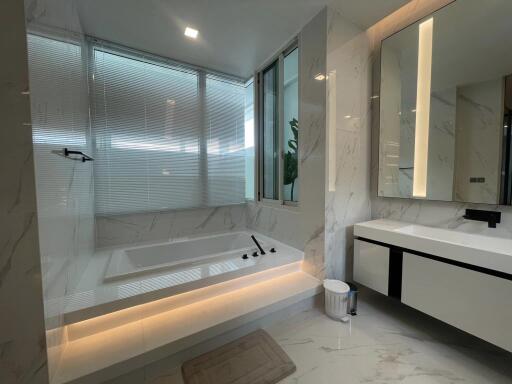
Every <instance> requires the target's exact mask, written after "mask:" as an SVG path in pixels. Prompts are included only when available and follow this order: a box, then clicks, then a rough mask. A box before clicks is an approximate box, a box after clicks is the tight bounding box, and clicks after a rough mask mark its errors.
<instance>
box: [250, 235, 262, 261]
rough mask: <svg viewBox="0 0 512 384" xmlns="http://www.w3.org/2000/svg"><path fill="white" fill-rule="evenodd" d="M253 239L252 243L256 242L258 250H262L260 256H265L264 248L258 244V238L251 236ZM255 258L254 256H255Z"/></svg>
mask: <svg viewBox="0 0 512 384" xmlns="http://www.w3.org/2000/svg"><path fill="white" fill-rule="evenodd" d="M251 239H252V241H254V244H256V246H257V247H258V249H259V250H260V254H262V255H264V254H265V251H264V250H263V248H261V245H260V243H258V240H256V238H255V237H254V235H251ZM253 256H254V255H253Z"/></svg>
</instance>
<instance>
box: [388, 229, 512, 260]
mask: <svg viewBox="0 0 512 384" xmlns="http://www.w3.org/2000/svg"><path fill="white" fill-rule="evenodd" d="M395 231H396V232H400V233H403V234H406V235H411V236H419V237H423V238H426V239H431V240H435V241H442V242H447V243H452V244H455V245H460V246H465V247H471V248H475V249H480V250H484V251H491V252H497V253H503V254H506V255H511V256H512V240H510V239H504V238H499V237H491V236H483V235H477V234H472V233H464V232H457V231H453V230H449V229H442V228H432V227H425V226H422V225H408V226H405V227H402V228H397V229H396V230H395Z"/></svg>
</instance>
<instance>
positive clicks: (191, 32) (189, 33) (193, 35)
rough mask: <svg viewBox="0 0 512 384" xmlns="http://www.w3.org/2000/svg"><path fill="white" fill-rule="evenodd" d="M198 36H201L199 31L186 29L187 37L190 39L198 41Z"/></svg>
mask: <svg viewBox="0 0 512 384" xmlns="http://www.w3.org/2000/svg"><path fill="white" fill-rule="evenodd" d="M197 35H199V31H198V30H197V29H194V28H190V27H187V28H185V36H187V37H190V38H191V39H197Z"/></svg>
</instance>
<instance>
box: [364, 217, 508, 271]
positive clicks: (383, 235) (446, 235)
mask: <svg viewBox="0 0 512 384" xmlns="http://www.w3.org/2000/svg"><path fill="white" fill-rule="evenodd" d="M354 236H357V237H361V238H366V239H370V240H375V241H379V242H382V243H386V244H391V245H396V246H399V247H402V248H406V249H411V250H414V251H418V252H423V253H427V254H430V255H434V256H439V257H442V258H445V259H450V260H454V261H459V262H462V263H467V264H471V265H475V266H478V267H482V268H488V269H492V270H495V271H499V272H504V273H507V274H512V239H507V238H500V237H491V236H483V235H477V234H472V233H465V232H459V231H454V230H450V229H443V228H434V227H427V226H423V225H417V224H410V223H404V222H400V221H392V220H386V219H379V220H372V221H367V222H364V223H359V224H356V225H355V226H354Z"/></svg>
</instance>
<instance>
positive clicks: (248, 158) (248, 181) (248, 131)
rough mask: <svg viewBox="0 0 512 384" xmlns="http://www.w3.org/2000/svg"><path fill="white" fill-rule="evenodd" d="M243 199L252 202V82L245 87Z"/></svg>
mask: <svg viewBox="0 0 512 384" xmlns="http://www.w3.org/2000/svg"><path fill="white" fill-rule="evenodd" d="M244 125H245V198H246V199H247V200H254V82H253V80H252V79H251V80H250V81H249V82H248V83H247V84H246V86H245V124H244Z"/></svg>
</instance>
